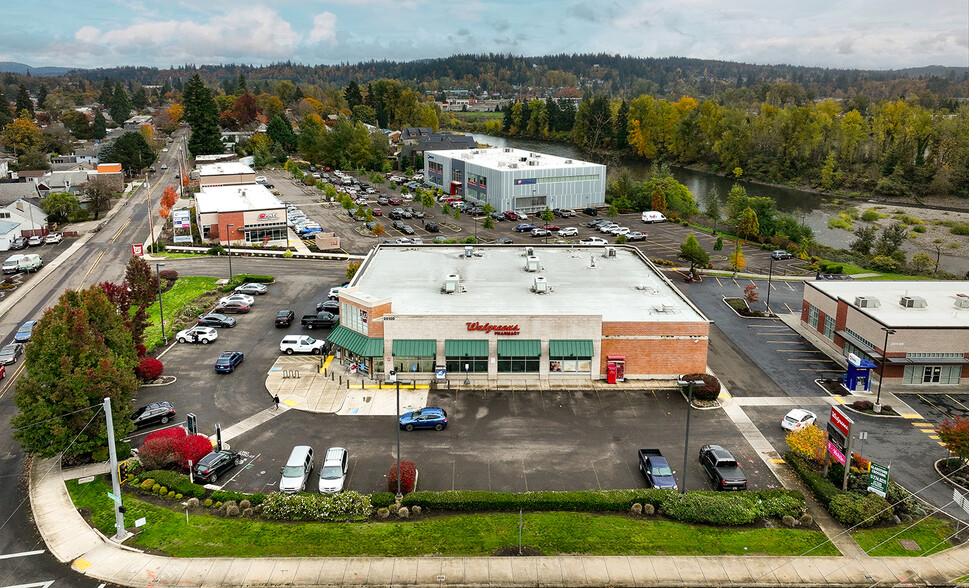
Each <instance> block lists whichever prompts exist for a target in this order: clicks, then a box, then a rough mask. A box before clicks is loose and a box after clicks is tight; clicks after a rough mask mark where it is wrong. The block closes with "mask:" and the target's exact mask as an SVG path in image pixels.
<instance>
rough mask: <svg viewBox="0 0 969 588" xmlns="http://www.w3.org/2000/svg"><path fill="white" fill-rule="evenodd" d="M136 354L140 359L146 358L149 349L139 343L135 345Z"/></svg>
mask: <svg viewBox="0 0 969 588" xmlns="http://www.w3.org/2000/svg"><path fill="white" fill-rule="evenodd" d="M135 352H137V353H138V357H144V356H145V354H146V353H148V348H147V347H145V346H144V345H142V344H141V343H139V344H137V345H135Z"/></svg>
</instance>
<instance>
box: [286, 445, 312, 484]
mask: <svg viewBox="0 0 969 588" xmlns="http://www.w3.org/2000/svg"><path fill="white" fill-rule="evenodd" d="M311 471H313V448H312V447H310V446H308V445H297V446H296V447H294V448H293V451H292V453H290V454H289V459H287V460H286V465H285V466H283V469H282V476H281V477H280V478H279V490H280V491H281V492H285V493H286V494H295V493H297V492H302V491H303V490H305V489H306V480H308V479H309V477H310V472H311Z"/></svg>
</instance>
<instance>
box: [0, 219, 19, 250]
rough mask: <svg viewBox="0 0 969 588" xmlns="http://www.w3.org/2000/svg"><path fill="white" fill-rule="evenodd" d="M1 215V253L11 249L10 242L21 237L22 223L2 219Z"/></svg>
mask: <svg viewBox="0 0 969 588" xmlns="http://www.w3.org/2000/svg"><path fill="white" fill-rule="evenodd" d="M2 215H3V213H0V251H7V250H9V249H10V242H11V241H13V240H14V239H16V238H17V237H19V236H20V223H19V222H17V221H12V220H8V219H5V218H2Z"/></svg>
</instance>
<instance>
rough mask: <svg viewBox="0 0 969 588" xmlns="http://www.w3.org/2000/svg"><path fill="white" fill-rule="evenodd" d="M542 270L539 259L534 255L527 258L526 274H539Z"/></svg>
mask: <svg viewBox="0 0 969 588" xmlns="http://www.w3.org/2000/svg"><path fill="white" fill-rule="evenodd" d="M540 269H542V264H541V263H539V261H538V257H536V256H534V255H529V256H528V257H526V258H525V271H526V272H537V271H538V270H540Z"/></svg>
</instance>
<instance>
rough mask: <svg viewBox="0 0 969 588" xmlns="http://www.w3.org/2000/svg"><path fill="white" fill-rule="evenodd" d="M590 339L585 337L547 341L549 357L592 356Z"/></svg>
mask: <svg viewBox="0 0 969 588" xmlns="http://www.w3.org/2000/svg"><path fill="white" fill-rule="evenodd" d="M594 354H595V352H594V351H593V346H592V341H589V340H587V339H552V340H551V341H549V342H548V356H549V357H592V356H593V355H594Z"/></svg>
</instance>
